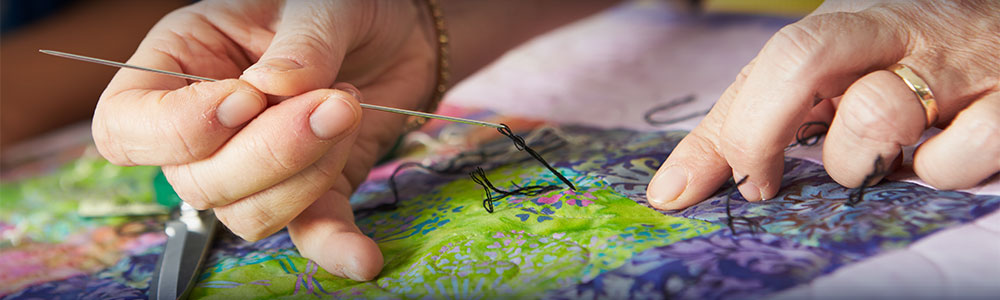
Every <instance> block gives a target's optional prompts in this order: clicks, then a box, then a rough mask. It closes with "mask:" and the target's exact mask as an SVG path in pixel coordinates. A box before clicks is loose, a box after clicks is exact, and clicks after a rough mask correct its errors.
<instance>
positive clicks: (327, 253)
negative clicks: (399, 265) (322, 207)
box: [300, 232, 384, 281]
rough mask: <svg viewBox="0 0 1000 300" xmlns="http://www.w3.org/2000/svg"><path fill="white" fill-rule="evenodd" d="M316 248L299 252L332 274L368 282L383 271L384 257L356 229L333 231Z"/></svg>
mask: <svg viewBox="0 0 1000 300" xmlns="http://www.w3.org/2000/svg"><path fill="white" fill-rule="evenodd" d="M313 245H315V246H318V248H316V249H300V250H301V251H302V255H303V256H304V257H306V258H308V259H310V260H312V261H314V262H316V263H317V264H319V266H320V267H322V268H323V269H324V270H326V271H327V272H330V273H331V274H334V275H337V276H341V277H345V278H350V279H352V280H355V281H369V280H372V279H374V278H375V276H378V274H379V272H381V271H382V267H383V263H384V260H383V257H382V251H381V249H379V247H378V245H377V244H375V241H372V239H371V238H369V237H367V236H365V235H363V234H361V233H357V232H335V233H332V234H330V235H329V236H328V237H327V238H325V239H324V240H323V242H322V243H319V244H313Z"/></svg>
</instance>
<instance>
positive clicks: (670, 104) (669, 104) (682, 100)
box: [642, 95, 709, 126]
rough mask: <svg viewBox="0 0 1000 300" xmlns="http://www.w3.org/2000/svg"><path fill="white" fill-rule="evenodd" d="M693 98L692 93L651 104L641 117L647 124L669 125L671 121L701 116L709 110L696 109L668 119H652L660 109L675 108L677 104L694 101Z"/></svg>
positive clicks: (675, 121)
mask: <svg viewBox="0 0 1000 300" xmlns="http://www.w3.org/2000/svg"><path fill="white" fill-rule="evenodd" d="M694 100H695V97H694V95H687V96H685V97H682V98H680V99H676V100H672V101H670V102H667V103H664V104H660V105H657V106H653V107H651V108H650V109H649V110H647V111H646V114H644V115H643V116H642V117H643V119H645V120H646V123H648V124H649V125H653V126H661V125H669V124H673V123H677V122H682V121H685V120H687V119H691V118H694V117H698V116H703V115H705V114H708V112H709V110H705V111H697V112H693V113H689V114H686V115H683V116H680V117H676V118H670V119H666V120H655V119H653V116H654V115H656V114H657V113H659V112H661V111H665V110H668V109H672V108H675V107H678V106H681V105H684V104H688V103H691V102H694Z"/></svg>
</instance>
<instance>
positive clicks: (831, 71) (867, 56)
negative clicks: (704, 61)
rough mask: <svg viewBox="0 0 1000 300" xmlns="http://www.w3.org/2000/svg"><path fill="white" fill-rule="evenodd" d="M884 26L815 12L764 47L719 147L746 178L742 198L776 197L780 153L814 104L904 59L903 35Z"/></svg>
mask: <svg viewBox="0 0 1000 300" xmlns="http://www.w3.org/2000/svg"><path fill="white" fill-rule="evenodd" d="M883 28H886V27H885V24H883V23H881V22H880V21H879V20H878V19H876V18H875V17H873V16H871V15H869V14H866V13H831V14H821V15H815V16H810V17H806V18H805V19H803V20H801V21H799V22H797V23H795V24H792V25H789V26H786V27H784V28H782V29H781V30H780V31H779V32H778V33H777V34H775V36H774V37H772V38H771V40H769V41H768V42H767V44H766V45H765V46H764V48H763V50H761V53H760V54H759V55H758V57H757V63H756V65H755V67H754V69H753V70H752V71H751V72H750V74H749V75H748V76H747V79H746V81H745V83H744V85H743V87H742V89H741V93H740V94H739V95H737V96H736V97H735V99H734V101H733V103H732V106H731V107H730V110H729V113H728V114H727V119H726V120H725V121H724V123H723V125H722V129H721V133H722V134H721V136H720V141H719V143H720V145H718V146H719V147H720V148H721V150H722V152H723V156H725V158H726V160H727V162H728V164H729V165H730V166H731V167H732V169H733V176H735V178H742V177H744V176H749V177H748V180H747V184H744V185H741V186H740V188H739V189H740V193H741V194H743V196H744V197H745V198H746V199H747V200H751V201H753V200H761V199H768V198H771V197H774V196H775V195H776V194H777V193H778V189H779V188H780V186H781V185H780V182H781V176H782V174H783V167H784V148H785V146H786V145H787V144H788V143H789V142H790V141H791V140H792V139H793V137H794V135H795V131H796V130H797V126H798V125H799V124H801V122H802V121H803V119H804V118H805V117H806V116H807V115H808V113H809V111H810V109H811V108H812V105H813V104H814V103H816V99H824V98H832V97H835V96H839V95H841V94H843V93H844V90H846V89H847V87H848V86H849V85H850V84H851V83H852V82H854V81H855V80H857V79H858V78H859V77H860V76H861V75H863V74H865V73H867V72H868V71H870V70H872V69H878V68H881V67H884V66H888V65H889V64H891V63H892V62H895V61H897V60H899V59H900V58H901V57H902V56H903V55H904V53H905V49H906V47H905V43H904V40H903V39H901V38H900V35H901V34H900V33H899V32H897V31H892V30H884V29H883ZM860 45H865V47H859V46H860ZM870 47H874V48H877V49H879V50H878V51H870V49H871V48H870Z"/></svg>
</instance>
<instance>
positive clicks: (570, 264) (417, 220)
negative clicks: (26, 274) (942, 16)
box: [12, 128, 1000, 299]
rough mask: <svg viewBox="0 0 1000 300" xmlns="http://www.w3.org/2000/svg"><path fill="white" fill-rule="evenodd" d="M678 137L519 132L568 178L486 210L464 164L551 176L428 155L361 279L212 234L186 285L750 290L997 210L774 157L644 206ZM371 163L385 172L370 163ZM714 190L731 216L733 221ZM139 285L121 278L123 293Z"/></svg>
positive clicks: (567, 292) (269, 243)
mask: <svg viewBox="0 0 1000 300" xmlns="http://www.w3.org/2000/svg"><path fill="white" fill-rule="evenodd" d="M683 135H684V133H682V132H653V133H640V132H633V131H625V130H596V129H588V128H547V129H541V130H538V131H536V132H533V133H532V134H530V135H528V136H527V140H528V142H529V144H530V145H532V146H533V147H534V148H536V149H537V150H539V152H542V155H543V156H544V157H545V158H546V159H547V160H549V161H550V162H551V163H552V164H553V165H554V166H555V167H556V168H557V169H558V170H559V171H560V172H562V173H563V174H564V175H565V176H566V177H567V178H569V179H570V180H572V181H573V182H574V184H576V185H577V187H578V190H576V191H571V190H568V189H557V190H553V191H550V192H547V193H544V194H541V195H538V196H533V197H527V196H511V197H507V198H504V199H502V200H498V201H496V202H495V203H494V206H495V210H494V213H492V214H491V213H488V212H487V211H486V210H485V209H484V208H483V199H484V197H485V192H484V190H483V188H482V187H480V186H479V185H476V184H475V183H474V182H473V181H472V180H471V179H470V178H469V176H468V173H469V172H471V171H473V170H475V168H476V167H477V166H478V167H482V168H484V169H485V170H486V174H487V177H488V178H489V179H490V181H491V182H493V184H494V185H496V186H497V187H498V188H500V189H513V188H515V187H518V186H520V187H523V186H529V185H561V184H560V183H559V181H558V180H557V179H556V178H555V177H554V176H552V175H551V174H550V173H548V171H547V170H546V169H545V168H544V167H542V166H540V165H539V164H538V163H537V162H535V161H534V160H532V159H531V158H530V157H528V155H527V154H526V153H523V152H518V151H517V150H516V149H514V147H513V145H512V144H511V143H510V141H509V140H498V141H496V142H494V143H491V144H488V145H484V146H483V147H481V148H479V149H477V150H476V151H472V152H467V153H464V154H461V155H457V156H451V157H449V158H445V159H438V161H437V162H435V163H432V164H430V165H429V168H430V169H432V170H433V171H428V170H426V169H421V168H407V169H402V170H400V172H398V174H397V176H396V177H395V179H396V184H397V187H398V190H399V196H400V199H399V201H398V202H397V203H396V207H395V209H391V210H371V209H369V210H364V211H361V212H359V213H358V216H357V223H358V224H359V226H360V227H361V228H362V230H363V232H364V233H365V234H367V235H369V236H371V237H372V238H373V239H375V241H376V242H377V243H378V244H379V246H380V247H381V249H382V252H383V254H384V255H385V258H386V261H385V268H384V269H383V271H382V273H381V274H380V275H379V276H378V278H376V279H375V280H373V281H371V282H364V283H358V282H353V281H350V280H346V279H340V278H336V277H334V276H332V275H330V274H329V273H327V272H325V271H323V270H321V269H319V268H318V267H317V266H316V265H315V264H314V263H312V262H310V261H308V260H306V259H304V258H302V257H301V256H300V255H298V252H297V251H296V250H295V248H294V246H293V245H292V243H291V241H290V239H289V238H288V235H287V233H285V232H280V233H278V234H275V235H273V236H271V237H269V238H266V239H264V240H261V241H258V242H255V243H249V242H245V241H241V240H239V239H238V238H235V237H233V236H232V235H230V234H223V235H221V236H222V238H221V240H219V241H217V243H216V245H215V246H214V247H213V252H212V254H211V257H210V260H209V262H208V265H207V267H206V269H205V270H204V271H203V273H202V274H201V276H200V277H199V278H198V283H197V285H196V287H195V290H194V292H193V294H192V295H193V296H195V297H205V298H220V299H229V298H236V297H239V298H247V299H249V298H274V297H292V298H316V297H331V296H332V297H344V298H366V299H367V298H383V299H411V298H554V299H579V298H615V299H619V298H642V299H662V298H699V299H701V298H710V299H718V298H761V297H765V296H768V295H772V294H774V293H775V292H778V291H781V290H785V289H788V288H790V287H794V286H796V285H799V284H802V283H806V282H809V281H811V280H813V279H815V278H817V277H819V276H821V275H823V274H827V273H830V272H832V271H833V270H836V269H837V268H839V267H842V266H845V265H848V264H851V263H854V262H857V261H859V260H863V259H865V258H868V257H870V256H872V255H875V254H878V253H882V252H885V251H889V250H892V249H896V248H900V247H904V246H906V245H908V244H910V243H912V242H913V241H915V240H917V239H920V238H922V237H924V236H927V235H929V234H931V233H933V232H935V231H937V230H940V229H942V228H946V227H950V226H953V225H956V224H960V223H964V222H968V221H971V220H974V219H975V218H977V217H979V216H981V215H984V214H986V213H989V212H992V211H994V210H996V209H997V208H998V207H1000V197H996V196H975V195H971V194H965V193H959V192H944V191H935V190H932V189H927V188H923V187H921V186H918V185H914V184H908V183H899V182H886V183H882V184H880V185H878V186H875V187H873V188H871V189H869V190H868V192H867V193H866V194H865V196H864V200H863V201H862V202H860V203H858V204H856V205H853V206H852V205H848V201H847V198H848V195H849V193H850V191H849V190H848V189H845V188H843V187H840V186H839V185H837V184H836V183H834V182H833V181H832V180H831V179H830V178H829V177H828V176H826V175H825V172H824V171H823V168H822V166H820V165H817V164H814V163H811V162H808V161H804V160H798V159H787V160H786V175H785V178H784V186H783V188H782V192H781V194H780V195H778V197H776V199H772V200H769V201H765V202H758V203H748V202H746V201H744V200H743V199H742V198H741V197H740V196H739V194H738V193H731V192H730V191H729V190H730V188H729V187H730V185H731V183H730V185H727V186H725V187H723V188H722V189H720V191H719V192H718V193H717V194H716V195H715V196H713V197H712V198H710V199H708V200H707V201H705V202H702V203H700V204H698V205H696V206H693V207H691V208H689V209H686V210H681V211H673V212H658V211H655V210H653V209H651V208H649V206H648V205H647V204H646V203H645V202H644V201H645V195H644V194H643V193H644V191H645V188H646V186H645V185H646V182H648V180H649V178H650V177H651V176H652V174H653V172H654V171H655V170H656V168H657V167H658V164H659V163H660V162H661V161H662V160H663V159H664V158H665V157H666V156H667V155H668V154H669V153H670V150H671V149H672V148H673V147H674V146H675V145H676V143H677V142H678V141H679V140H680V138H682V137H683ZM396 166H398V163H390V164H388V165H386V166H384V167H382V168H386V169H389V170H391V169H393V168H395V167H396ZM379 173H381V174H386V173H390V172H387V171H386V170H375V171H374V172H373V174H379ZM727 201H728V203H729V205H730V209H731V212H732V215H733V216H735V217H737V218H735V219H733V222H732V223H733V227H732V228H730V227H729V226H727V225H728V223H729V221H730V219H729V217H728V216H727V215H726V213H725V207H726V202H727ZM352 202H356V204H359V206H361V207H365V205H363V204H365V203H367V204H378V203H381V204H385V203H392V202H393V193H392V192H391V190H390V184H389V181H388V180H387V178H385V177H384V176H383V177H378V176H373V178H372V179H371V180H369V181H367V182H365V183H364V184H362V186H361V187H359V189H358V192H357V193H356V195H355V196H354V197H353V198H352ZM368 206H371V205H368ZM157 249H158V248H153V250H150V251H156V250H157ZM143 255H146V254H142V255H135V256H132V257H130V259H133V261H132V262H131V263H130V265H129V266H131V267H133V268H136V269H138V270H146V269H149V268H151V267H150V265H151V264H152V263H153V261H149V260H148V259H146V260H143V258H144V257H146V256H143ZM330 255H336V253H331V254H330ZM139 265H142V266H139ZM111 269H114V268H111ZM116 272H117V271H116ZM105 274H125V273H115V272H111V273H105ZM110 276H111V277H114V276H117V275H110ZM88 278H89V279H93V280H96V278H92V277H88ZM88 278H73V279H71V280H65V281H60V282H50V283H46V284H43V285H39V286H35V287H31V288H29V289H26V290H23V291H21V292H20V293H19V294H14V295H12V297H14V298H17V297H19V296H53V295H60V293H61V292H63V291H64V290H60V289H58V288H57V287H59V286H74V285H73V284H77V285H75V286H80V285H79V283H77V282H79V281H81V280H88ZM146 289H148V285H131V286H129V285H122V286H121V291H122V293H123V294H124V295H136V294H142V293H144V292H145V291H146ZM128 293H131V294H128ZM126 298H127V297H126Z"/></svg>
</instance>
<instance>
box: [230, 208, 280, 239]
mask: <svg viewBox="0 0 1000 300" xmlns="http://www.w3.org/2000/svg"><path fill="white" fill-rule="evenodd" d="M258 202H260V201H255V200H253V199H250V198H247V199H243V200H241V201H238V202H235V203H233V204H232V205H228V206H225V207H220V208H217V209H216V210H215V211H216V215H217V216H218V218H219V221H221V222H222V223H223V224H225V225H226V227H228V228H229V230H230V231H232V232H233V233H234V234H236V235H238V236H239V237H240V238H243V239H244V240H247V241H251V242H253V241H258V240H261V239H263V238H266V237H268V236H269V235H271V234H272V233H274V232H276V231H277V230H278V226H277V225H278V224H277V218H276V216H275V215H274V214H272V213H271V212H270V211H269V210H267V209H263V208H262V207H260V204H259V203H258Z"/></svg>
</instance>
